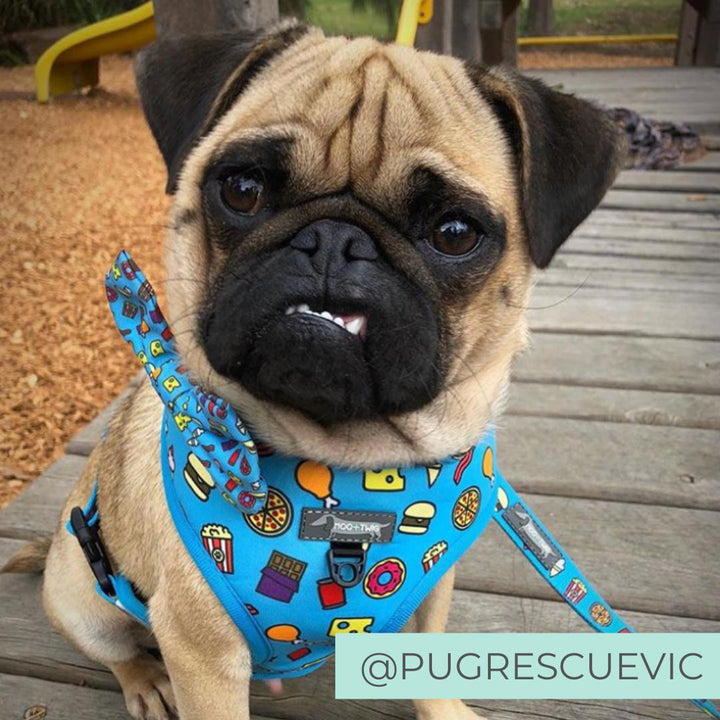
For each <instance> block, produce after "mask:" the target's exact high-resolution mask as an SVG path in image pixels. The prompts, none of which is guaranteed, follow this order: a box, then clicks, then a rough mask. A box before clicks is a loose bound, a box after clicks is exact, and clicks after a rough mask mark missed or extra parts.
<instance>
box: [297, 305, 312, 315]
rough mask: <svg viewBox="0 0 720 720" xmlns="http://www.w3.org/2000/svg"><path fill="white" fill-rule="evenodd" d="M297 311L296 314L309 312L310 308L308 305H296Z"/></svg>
mask: <svg viewBox="0 0 720 720" xmlns="http://www.w3.org/2000/svg"><path fill="white" fill-rule="evenodd" d="M297 310H298V312H301V313H306V312H310V306H309V305H298V306H297Z"/></svg>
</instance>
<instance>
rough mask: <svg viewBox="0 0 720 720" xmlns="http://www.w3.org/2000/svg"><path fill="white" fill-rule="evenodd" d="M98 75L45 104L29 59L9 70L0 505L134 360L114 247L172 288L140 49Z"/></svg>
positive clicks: (0, 73) (3, 92)
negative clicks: (108, 291) (108, 284)
mask: <svg viewBox="0 0 720 720" xmlns="http://www.w3.org/2000/svg"><path fill="white" fill-rule="evenodd" d="M100 75H101V78H102V89H101V90H98V91H96V92H95V93H94V94H92V95H90V96H89V97H77V96H76V97H65V98H59V99H56V100H55V101H54V102H52V103H51V104H49V105H39V104H37V103H36V102H35V101H34V100H33V99H32V95H30V94H28V95H27V97H24V93H28V92H31V91H32V87H33V84H32V68H31V67H22V68H16V69H11V70H8V69H4V68H3V69H1V70H0V98H2V99H1V100H0V146H1V147H2V157H3V163H2V166H3V174H4V177H3V181H2V183H1V184H0V237H1V238H2V244H3V274H4V278H5V279H4V282H3V283H2V284H0V316H1V317H2V323H0V383H1V385H0V391H1V392H2V395H3V403H2V406H1V407H0V507H2V506H3V505H5V504H7V502H9V501H10V499H12V498H13V497H14V496H15V495H16V494H17V493H18V492H19V491H20V490H21V489H22V487H23V486H24V485H25V484H26V483H27V482H28V481H29V480H31V479H32V478H33V477H35V476H36V475H37V474H38V473H40V472H41V471H42V470H43V469H44V468H46V467H47V466H48V465H49V464H50V463H51V462H52V461H53V460H55V459H56V458H58V457H59V456H61V455H62V454H63V448H64V446H65V444H66V443H67V441H68V440H69V439H70V438H71V437H72V436H73V435H74V434H75V433H76V432H77V431H78V430H79V429H80V428H81V427H82V426H83V425H85V424H86V423H88V422H89V421H90V420H92V418H93V417H94V416H95V415H96V414H97V413H98V412H99V411H100V410H101V409H102V408H103V407H105V406H106V405H107V404H108V403H109V402H110V401H111V400H112V399H113V398H114V397H115V396H116V395H117V394H118V393H119V392H120V391H121V390H122V389H123V387H124V386H125V384H126V383H127V381H128V380H129V379H130V377H131V376H132V375H133V374H134V373H136V372H137V368H138V365H137V363H136V362H135V361H134V359H133V358H132V355H131V353H130V352H129V350H128V349H127V348H126V347H125V343H123V342H122V340H121V339H120V336H119V335H118V332H117V330H116V329H115V327H114V326H113V323H112V320H111V317H110V313H109V311H108V309H107V303H106V300H105V292H104V284H103V277H104V274H105V271H106V270H107V268H108V267H109V265H110V262H111V261H112V259H113V257H114V256H115V254H116V253H117V251H118V250H119V249H120V248H123V247H124V248H126V249H127V250H129V251H130V252H132V254H133V256H134V257H135V259H136V260H137V261H138V263H139V264H140V265H141V267H142V268H143V269H144V270H145V272H146V273H147V275H148V277H149V278H152V281H153V284H154V285H155V286H156V287H158V286H160V287H159V288H158V289H159V291H160V292H161V290H162V278H163V277H164V274H163V270H162V263H161V257H162V251H163V245H164V242H165V229H164V222H165V218H166V214H167V208H168V202H167V199H166V197H165V195H164V185H165V171H164V166H163V163H162V160H161V158H160V155H159V153H158V151H157V150H156V147H155V143H154V141H153V139H152V137H151V135H150V131H149V130H148V128H147V126H146V125H145V121H144V119H143V117H142V113H141V110H140V105H139V101H138V98H137V94H136V92H135V88H134V81H133V76H132V64H131V61H130V59H129V58H126V57H125V58H122V57H111V58H108V59H106V60H103V61H102V65H101V71H100ZM8 98H10V99H8Z"/></svg>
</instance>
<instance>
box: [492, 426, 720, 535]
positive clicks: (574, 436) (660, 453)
mask: <svg viewBox="0 0 720 720" xmlns="http://www.w3.org/2000/svg"><path fill="white" fill-rule="evenodd" d="M498 453H499V456H500V459H501V467H502V470H503V473H505V474H506V476H507V477H508V479H509V480H510V481H511V482H512V483H513V485H515V486H516V487H517V488H518V489H519V490H521V491H522V492H532V493H541V494H543V495H563V496H567V497H576V498H590V499H597V500H613V501H616V502H631V503H633V502H636V503H647V504H653V505H667V506H673V507H681V508H682V507H685V508H698V509H708V510H720V473H718V468H720V431H718V430H699V429H696V428H680V427H670V426H653V425H641V424H622V423H616V422H599V421H594V420H585V421H578V420H577V419H572V418H559V417H522V416H509V417H506V418H505V419H504V420H503V422H502V428H501V429H500V430H499V431H498ZM718 518H719V519H718V522H720V516H718Z"/></svg>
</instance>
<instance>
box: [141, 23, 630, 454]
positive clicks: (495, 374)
mask: <svg viewBox="0 0 720 720" xmlns="http://www.w3.org/2000/svg"><path fill="white" fill-rule="evenodd" d="M138 80H139V87H140V92H141V97H142V102H143V107H144V109H145V112H146V115H147V118H148V121H149V124H150V127H151V128H152V131H153V133H154V135H155V138H156V139H157V141H158V144H159V146H160V150H161V152H162V154H163V157H164V159H165V161H166V163H167V167H168V175H169V179H168V188H169V190H170V191H171V192H174V193H175V205H174V212H173V230H172V233H171V237H170V243H169V263H168V284H167V289H168V297H169V303H170V315H171V318H172V320H173V321H174V327H175V330H176V336H177V338H178V343H179V347H180V351H181V352H182V354H183V356H184V358H185V361H186V362H187V364H188V366H189V367H190V368H191V369H192V370H193V372H194V373H195V374H196V375H197V376H198V377H199V378H200V379H201V381H202V382H203V383H205V384H207V385H209V386H210V387H212V388H213V389H214V390H215V391H216V392H218V393H219V394H221V395H222V396H224V397H225V398H227V399H228V400H230V401H231V402H232V403H233V404H234V405H236V406H237V407H239V408H240V409H241V412H242V414H243V416H244V417H245V418H246V419H247V420H248V421H249V422H250V424H251V425H252V426H253V427H254V428H255V430H256V431H257V432H258V434H259V435H260V436H261V437H263V438H264V439H265V440H266V441H269V442H270V443H272V444H273V445H275V446H276V447H278V448H279V449H281V450H283V451H285V452H288V453H294V454H297V455H302V456H306V457H312V458H315V459H318V460H324V461H326V462H335V463H345V464H354V465H364V466H373V465H384V464H388V463H392V464H400V463H408V462H418V461H422V460H428V459H431V458H437V457H440V456H444V455H446V454H448V453H450V452H453V451H455V450H457V449H459V448H463V447H466V446H467V445H468V444H470V443H472V442H473V441H475V440H477V438H478V436H479V435H481V434H482V432H483V430H484V428H485V426H486V424H487V422H488V420H489V419H490V418H491V417H492V415H493V413H494V412H495V411H496V410H497V405H498V404H499V401H500V399H501V397H502V395H503V390H504V388H505V386H506V384H507V380H508V374H509V366H510V361H511V359H512V357H513V356H514V355H515V354H516V353H517V352H518V351H519V350H520V349H521V348H522V347H523V346H524V344H525V342H526V325H525V320H524V313H523V308H524V306H525V305H526V301H527V298H528V293H529V289H530V279H531V271H532V266H533V265H536V266H538V267H544V266H546V265H547V264H548V263H549V262H550V260H551V258H552V256H553V254H554V253H555V251H556V250H557V248H558V247H559V246H560V245H561V244H562V242H563V241H564V240H565V239H566V238H567V237H568V235H569V234H570V233H571V232H572V230H573V229H574V228H575V227H576V226H577V225H578V223H580V222H581V221H582V220H583V219H584V218H585V216H586V215H587V214H588V213H589V212H590V211H591V210H592V209H593V208H594V207H595V205H596V204H597V203H598V202H599V200H600V198H601V197H602V195H603V194H604V192H605V190H606V188H607V187H608V185H609V184H610V182H611V181H612V178H613V177H614V173H615V169H616V166H617V157H618V151H617V135H616V131H615V129H614V126H613V125H612V123H611V121H610V120H609V119H608V118H607V117H606V116H605V114H604V113H603V112H602V111H600V110H598V109H596V108H595V107H593V106H591V105H590V104H588V103H586V102H583V101H581V100H578V99H576V98H574V97H571V96H568V95H564V94H561V93H558V92H555V91H553V90H550V89H548V88H547V87H545V86H544V85H542V84H541V83H539V82H537V81H534V80H530V79H527V78H523V77H522V76H520V75H518V74H516V73H513V72H511V71H509V70H504V69H483V68H480V67H474V66H470V65H468V64H465V63H463V62H461V61H459V60H457V59H454V58H450V57H442V56H437V55H434V54H430V53H421V52H416V51H414V50H412V49H408V48H404V47H399V46H395V45H385V44H381V43H379V42H377V41H375V40H372V39H368V38H364V39H357V40H351V39H348V38H341V37H338V38H325V37H324V36H323V35H322V33H320V32H318V31H315V30H311V31H308V30H306V29H304V28H302V27H300V26H285V27H281V28H279V29H277V30H276V31H274V32H271V33H268V34H266V35H263V36H261V37H254V38H250V37H243V36H240V35H237V34H233V35H226V36H220V37H211V38H207V37H206V38H197V39H192V40H189V39H188V40H183V41H166V42H163V43H157V44H156V45H155V46H153V47H151V48H150V49H148V50H147V51H146V52H145V53H143V55H142V56H141V58H140V61H139V67H138Z"/></svg>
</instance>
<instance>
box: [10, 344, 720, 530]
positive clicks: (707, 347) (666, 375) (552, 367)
mask: <svg viewBox="0 0 720 720" xmlns="http://www.w3.org/2000/svg"><path fill="white" fill-rule="evenodd" d="M513 376H514V378H515V379H517V380H521V381H525V382H536V383H537V382H540V383H553V384H560V385H589V386H595V387H609V388H620V389H631V390H651V391H661V392H680V393H683V392H691V393H698V394H713V395H717V394H718V392H720V342H706V341H698V340H674V339H666V338H637V337H613V336H600V335H597V336H592V335H576V336H573V337H572V338H569V337H567V336H565V335H553V334H542V333H537V334H535V335H534V336H533V338H532V349H531V350H530V352H527V353H525V354H524V355H521V356H520V357H519V358H518V360H517V362H516V364H515V367H514V371H513ZM0 517H1V516H0Z"/></svg>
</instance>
